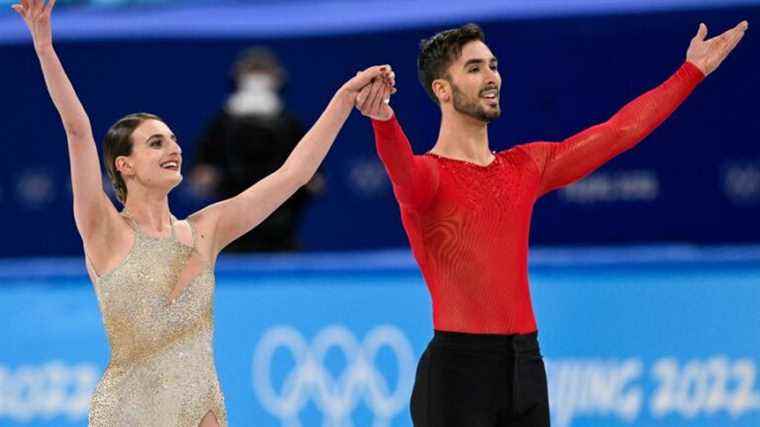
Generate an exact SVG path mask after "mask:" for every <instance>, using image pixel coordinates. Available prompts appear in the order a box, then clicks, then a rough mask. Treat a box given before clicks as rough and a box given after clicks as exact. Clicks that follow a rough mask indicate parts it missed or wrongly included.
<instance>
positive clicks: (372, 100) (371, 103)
mask: <svg viewBox="0 0 760 427" xmlns="http://www.w3.org/2000/svg"><path fill="white" fill-rule="evenodd" d="M383 88H385V83H384V82H383V81H382V80H377V81H375V82H374V83H372V90H371V91H370V96H369V98H368V99H367V103H366V104H367V110H368V111H370V112H371V113H372V114H373V115H375V114H377V112H378V109H377V107H378V106H379V105H380V103H381V102H382V97H383Z"/></svg>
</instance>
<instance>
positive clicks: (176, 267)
mask: <svg viewBox="0 0 760 427" xmlns="http://www.w3.org/2000/svg"><path fill="white" fill-rule="evenodd" d="M127 219H128V222H129V223H130V225H131V226H132V228H133V230H134V236H135V240H134V245H133V247H132V249H131V250H130V252H129V254H128V255H127V256H126V257H125V259H124V261H122V263H121V264H120V265H119V266H118V267H116V268H115V269H114V270H112V271H111V272H108V273H105V274H103V275H102V276H100V277H97V276H96V277H95V279H96V280H95V292H96V294H97V297H98V302H99V304H100V310H101V312H102V315H103V323H104V325H105V329H106V333H107V335H108V340H109V343H110V346H111V360H110V363H109V364H108V368H106V371H105V373H104V374H103V377H102V378H101V380H100V382H99V383H98V385H97V387H96V389H95V393H94V394H93V396H92V401H91V404H90V413H89V425H90V426H93V427H100V426H103V427H106V426H107V427H116V426H129V427H142V426H156V427H169V426H171V427H174V426H177V427H180V426H181V427H186V426H187V427H189V426H193V427H196V426H198V424H199V423H200V421H201V420H202V419H203V417H204V416H206V415H207V414H208V413H209V411H211V412H212V413H213V415H214V416H215V417H216V419H217V420H218V422H219V425H220V426H226V425H227V413H226V410H225V407H224V397H223V396H222V392H221V388H220V386H219V380H218V379H217V375H216V369H215V367H214V354H213V348H212V338H213V333H214V324H213V317H212V303H213V294H214V285H215V280H214V273H213V270H212V269H211V268H210V266H208V265H207V264H204V266H202V267H196V269H197V270H198V272H197V273H192V274H193V277H191V278H190V280H187V281H186V283H187V284H186V285H185V286H184V287H182V288H176V287H177V284H178V283H181V282H180V280H181V276H185V275H186V274H187V271H186V270H189V269H190V266H189V265H188V264H190V263H191V259H192V260H194V261H197V259H196V258H198V257H197V256H194V254H197V251H195V250H194V249H193V247H190V246H188V245H185V244H183V243H181V242H180V241H178V240H177V238H176V236H175V234H174V224H172V235H171V236H170V237H166V238H154V237H151V236H148V235H146V234H145V233H143V232H142V231H141V230H140V228H139V227H138V226H137V225H136V224H135V223H134V222H133V221H132V220H131V219H129V218H128V217H127ZM191 229H192V226H191ZM194 234H195V233H194V232H193V246H194V245H195V237H194ZM175 288H176V289H181V291H180V293H179V294H178V295H177V296H176V298H174V299H172V298H171V295H172V294H173V291H174V290H175Z"/></svg>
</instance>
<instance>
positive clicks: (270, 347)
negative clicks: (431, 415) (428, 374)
mask: <svg viewBox="0 0 760 427" xmlns="http://www.w3.org/2000/svg"><path fill="white" fill-rule="evenodd" d="M383 348H387V349H388V350H390V351H391V352H392V353H393V355H394V358H395V361H396V364H397V372H398V374H397V377H398V380H397V381H396V384H395V388H393V390H391V388H390V387H389V384H388V381H386V376H385V375H383V373H382V372H381V371H382V369H378V368H377V366H375V359H376V358H377V356H378V353H379V352H380V350H381V349H383ZM333 349H334V350H339V351H340V352H342V353H343V355H344V356H345V360H346V367H345V368H344V369H343V371H342V372H340V373H339V374H338V375H337V376H333V375H332V374H331V372H330V371H329V370H328V369H327V368H326V367H325V357H326V355H327V353H328V351H330V350H333ZM277 350H286V351H287V352H288V353H289V354H290V356H291V357H292V358H293V361H294V363H295V366H294V367H293V369H292V370H290V371H289V372H288V373H287V374H286V375H285V378H284V380H283V381H282V385H281V386H280V387H279V390H280V391H279V392H278V391H277V390H276V389H275V387H274V385H273V384H272V375H271V374H272V364H273V361H274V355H275V352H276V351H277ZM252 368H253V369H252V373H253V378H252V379H253V389H254V392H255V393H256V395H257V396H258V398H259V400H260V402H261V404H262V406H263V407H264V408H265V409H266V410H267V411H269V412H270V413H271V414H273V415H274V416H276V417H277V418H279V419H280V421H281V422H282V423H283V426H287V427H299V426H300V421H299V420H298V414H299V412H301V410H302V409H303V408H304V407H305V406H306V404H307V403H308V402H309V400H313V402H314V403H315V404H316V406H317V407H318V408H319V409H320V411H321V412H322V413H323V415H324V423H323V425H324V426H325V427H349V426H351V425H352V422H351V413H352V412H353V411H354V409H355V408H356V407H357V405H358V404H359V403H360V402H361V401H362V400H363V401H364V402H365V403H366V405H367V407H368V408H370V409H371V410H372V412H373V413H374V416H375V420H374V427H383V426H386V425H388V423H389V422H390V420H391V419H392V418H393V416H394V415H395V414H397V413H398V412H400V411H401V410H403V409H405V408H406V406H407V403H408V399H409V395H410V393H411V389H412V378H413V374H414V353H413V351H412V346H411V344H410V343H409V341H408V340H407V339H406V337H405V336H404V334H403V332H401V331H400V330H399V329H398V328H396V327H394V326H390V325H382V326H378V327H376V328H374V329H372V330H371V331H369V333H368V334H367V336H366V337H365V338H364V341H363V342H361V343H359V342H358V340H357V339H356V337H354V335H353V334H352V333H351V331H349V330H348V329H347V328H346V327H344V326H340V325H331V326H328V327H326V328H325V329H323V330H321V331H320V332H319V333H318V334H317V336H316V337H314V339H313V340H312V342H311V345H309V344H307V342H306V340H305V339H304V338H303V336H302V335H301V334H300V333H299V332H298V331H297V330H296V329H295V328H293V327H290V326H276V327H273V328H271V329H269V330H268V331H266V332H265V333H264V336H263V337H262V338H261V340H260V341H259V343H258V345H257V346H256V350H255V352H254V355H253V361H252Z"/></svg>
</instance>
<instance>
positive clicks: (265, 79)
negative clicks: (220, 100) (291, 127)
mask: <svg viewBox="0 0 760 427" xmlns="http://www.w3.org/2000/svg"><path fill="white" fill-rule="evenodd" d="M281 110H282V101H281V100H280V97H279V95H278V94H277V91H276V89H275V81H274V79H273V78H272V76H270V75H268V74H248V75H246V76H244V77H242V78H241V80H240V86H239V88H238V90H237V92H235V93H233V94H232V95H231V96H230V98H229V99H228V100H227V111H228V112H229V113H230V114H232V115H235V116H245V115H260V116H270V115H275V114H277V113H279V112H280V111H281Z"/></svg>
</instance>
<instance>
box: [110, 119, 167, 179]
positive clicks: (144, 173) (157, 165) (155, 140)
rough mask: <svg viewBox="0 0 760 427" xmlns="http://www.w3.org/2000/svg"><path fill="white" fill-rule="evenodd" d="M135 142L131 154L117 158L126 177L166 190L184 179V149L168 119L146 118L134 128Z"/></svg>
mask: <svg viewBox="0 0 760 427" xmlns="http://www.w3.org/2000/svg"><path fill="white" fill-rule="evenodd" d="M132 144H133V147H132V154H130V155H129V156H120V157H118V158H117V159H116V167H117V169H119V170H120V171H121V173H122V176H123V177H124V179H125V181H127V182H129V181H133V182H134V183H137V184H139V185H142V186H144V187H147V188H154V189H161V190H164V191H166V192H167V193H168V192H169V191H170V190H171V189H172V188H174V187H176V186H177V185H178V184H179V183H180V182H182V172H181V167H182V149H181V148H180V146H179V144H178V143H177V137H176V136H175V135H174V133H173V132H172V131H171V129H169V126H167V125H166V123H164V122H161V121H158V120H153V119H149V120H145V121H144V122H142V123H141V124H140V125H139V126H138V127H137V128H136V129H135V130H134V132H132ZM130 194H132V192H131V191H130Z"/></svg>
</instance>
